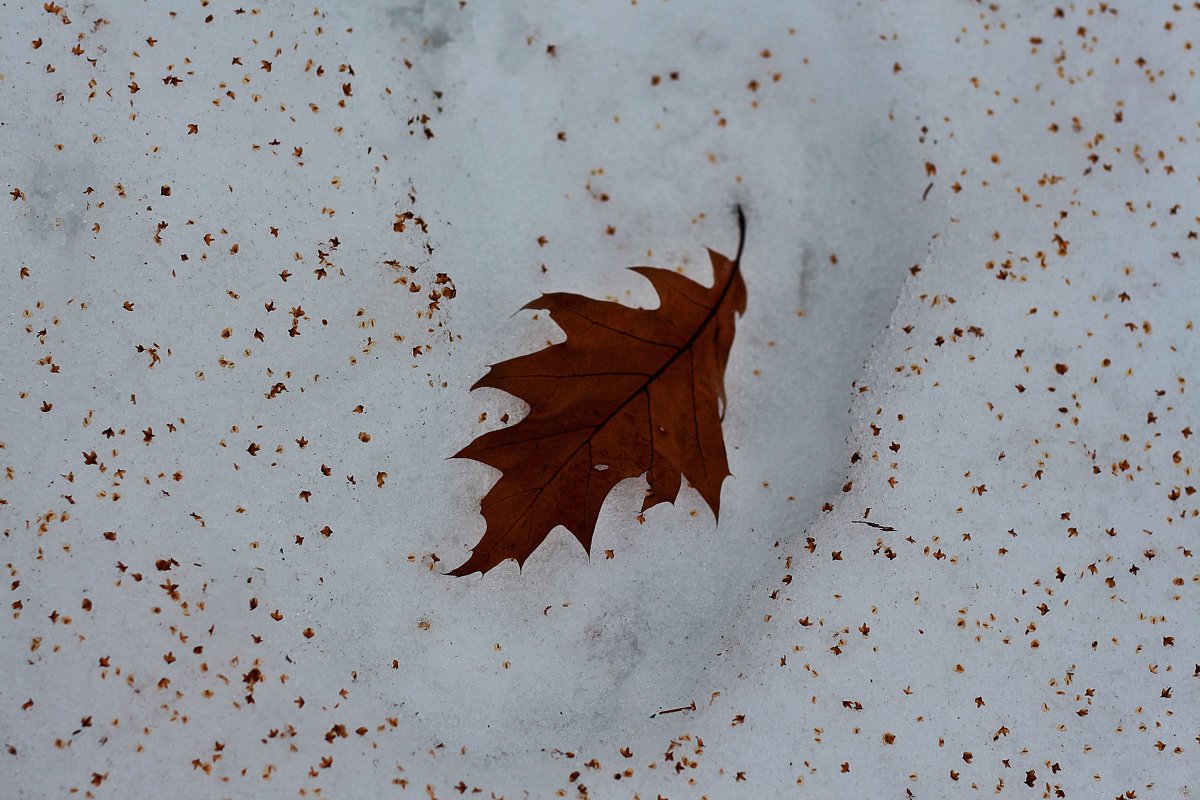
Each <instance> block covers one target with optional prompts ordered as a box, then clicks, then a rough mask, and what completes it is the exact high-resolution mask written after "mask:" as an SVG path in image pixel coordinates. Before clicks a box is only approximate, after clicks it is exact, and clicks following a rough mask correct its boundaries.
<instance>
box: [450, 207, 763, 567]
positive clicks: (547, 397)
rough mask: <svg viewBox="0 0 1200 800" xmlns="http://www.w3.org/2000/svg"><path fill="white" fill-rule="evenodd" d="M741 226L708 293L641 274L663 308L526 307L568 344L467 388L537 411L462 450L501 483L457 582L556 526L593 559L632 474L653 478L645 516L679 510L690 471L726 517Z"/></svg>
mask: <svg viewBox="0 0 1200 800" xmlns="http://www.w3.org/2000/svg"><path fill="white" fill-rule="evenodd" d="M738 226H739V239H738V252H737V256H736V257H735V258H734V259H733V260H732V261H731V260H730V259H729V258H727V257H725V256H723V255H721V254H720V253H717V252H714V251H712V250H709V257H710V258H711V260H712V266H713V273H714V281H713V286H712V287H711V288H706V287H704V286H701V285H700V284H699V283H696V282H695V281H692V280H689V279H688V278H686V277H684V276H682V275H680V274H678V273H676V272H673V271H670V270H665V269H658V268H655V267H633V270H634V271H635V272H637V273H638V274H640V275H642V276H644V277H645V278H647V279H648V280H649V281H650V282H651V283H652V284H653V285H654V288H655V289H656V290H657V292H658V296H659V299H660V304H659V307H658V308H656V309H652V310H648V309H635V308H629V307H627V306H623V305H621V304H619V303H614V302H606V301H601V300H594V299H591V298H588V297H583V296H581V295H577V294H568V293H561V292H557V293H553V294H545V295H542V296H541V297H540V298H538V299H537V300H534V301H532V302H530V303H529V304H527V305H526V306H525V308H529V309H542V310H545V311H548V312H550V316H551V318H552V319H553V320H554V322H555V323H557V324H558V325H559V327H561V328H562V329H563V331H564V332H565V333H566V334H567V339H566V341H565V342H563V343H561V344H556V345H552V346H550V347H548V348H546V349H544V350H540V351H538V352H536V353H530V354H528V355H524V356H520V357H518V358H514V359H510V360H508V361H504V362H501V363H499V364H496V365H494V366H493V367H491V369H490V370H489V371H488V373H487V374H486V375H484V376H483V377H482V378H481V379H480V380H479V381H477V382H476V383H475V385H474V386H473V387H471V388H472V389H476V388H479V387H484V386H486V387H490V388H493V389H500V390H501V391H504V392H508V393H509V394H512V395H515V396H516V397H519V398H521V399H522V400H524V401H525V402H527V403H528V404H529V406H530V412H529V414H528V415H527V416H526V417H525V418H524V419H522V420H521V421H520V422H519V423H518V424H516V425H513V426H511V427H507V428H501V429H500V430H495V431H490V432H488V433H485V434H483V435H481V436H480V437H479V438H477V439H476V440H475V441H473V442H471V444H469V445H467V446H466V447H465V448H463V449H462V450H461V451H459V452H458V453H457V454H455V457H456V458H469V459H472V460H475V461H479V462H481V463H484V464H488V465H490V466H492V467H495V468H497V469H499V470H500V471H501V473H502V475H501V478H500V480H499V481H498V482H497V483H496V484H495V485H494V486H493V487H492V489H491V491H489V492H488V493H487V495H486V496H485V497H484V498H483V501H482V503H481V506H482V511H483V516H484V518H485V519H486V520H487V530H486V531H485V533H484V535H483V538H482V539H481V540H480V542H479V543H478V544H477V545H476V546H475V548H474V549H473V550H472V552H471V557H470V558H469V559H468V560H467V562H466V563H465V564H463V565H462V566H460V567H458V568H457V569H455V570H453V571H452V572H451V573H450V574H451V575H469V574H471V573H472V572H487V571H488V570H490V569H492V568H493V567H495V566H496V565H497V564H499V563H500V562H502V561H504V560H506V559H509V558H515V559H516V560H517V563H518V564H524V563H525V560H526V559H527V558H529V556H530V554H532V553H533V551H534V550H535V549H537V547H538V546H539V545H540V544H541V543H542V542H543V541H545V539H546V537H547V536H548V535H549V534H550V532H551V531H552V530H553V529H554V528H555V527H556V526H558V525H562V526H564V527H566V528H567V530H569V531H570V532H571V533H572V534H573V535H574V536H575V538H576V539H578V540H579V543H580V544H582V545H583V547H584V549H585V550H587V551H589V552H590V550H591V543H592V535H593V533H594V532H595V528H596V520H597V518H598V517H599V514H600V507H601V505H602V504H603V502H604V499H605V498H606V497H607V496H608V494H609V492H610V491H611V490H612V489H613V487H615V486H616V485H617V484H618V483H620V482H621V481H622V480H625V479H626V478H635V477H638V476H640V475H645V476H646V478H647V481H648V482H649V492H648V493H647V495H646V499H645V502H644V503H643V505H642V510H643V511H645V510H646V509H648V508H650V507H652V506H655V505H657V504H659V503H664V502H672V503H673V502H674V501H675V499H676V497H677V496H678V494H679V489H680V485H681V481H680V476H681V475H682V476H683V477H685V478H687V480H688V482H689V483H690V484H691V485H692V486H694V487H695V488H696V490H697V491H698V492H699V493H700V496H701V497H703V498H704V501H705V502H706V503H707V504H708V506H709V508H711V509H712V511H713V515H714V516H716V515H717V514H718V511H719V508H720V502H721V485H722V483H723V482H724V480H725V478H726V477H727V476H728V475H729V474H730V473H729V464H728V461H727V459H726V455H725V440H724V437H723V435H722V432H721V420H722V418H723V416H724V406H725V388H724V375H725V365H726V362H727V361H728V358H729V349H730V347H731V346H732V344H733V336H734V323H735V319H736V316H739V315H741V314H742V313H743V312H744V311H745V308H746V285H745V283H744V282H743V280H742V276H741V270H740V260H741V252H742V245H743V243H744V241H745V218H744V217H743V215H742V212H741V209H740V208H739V209H738Z"/></svg>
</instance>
